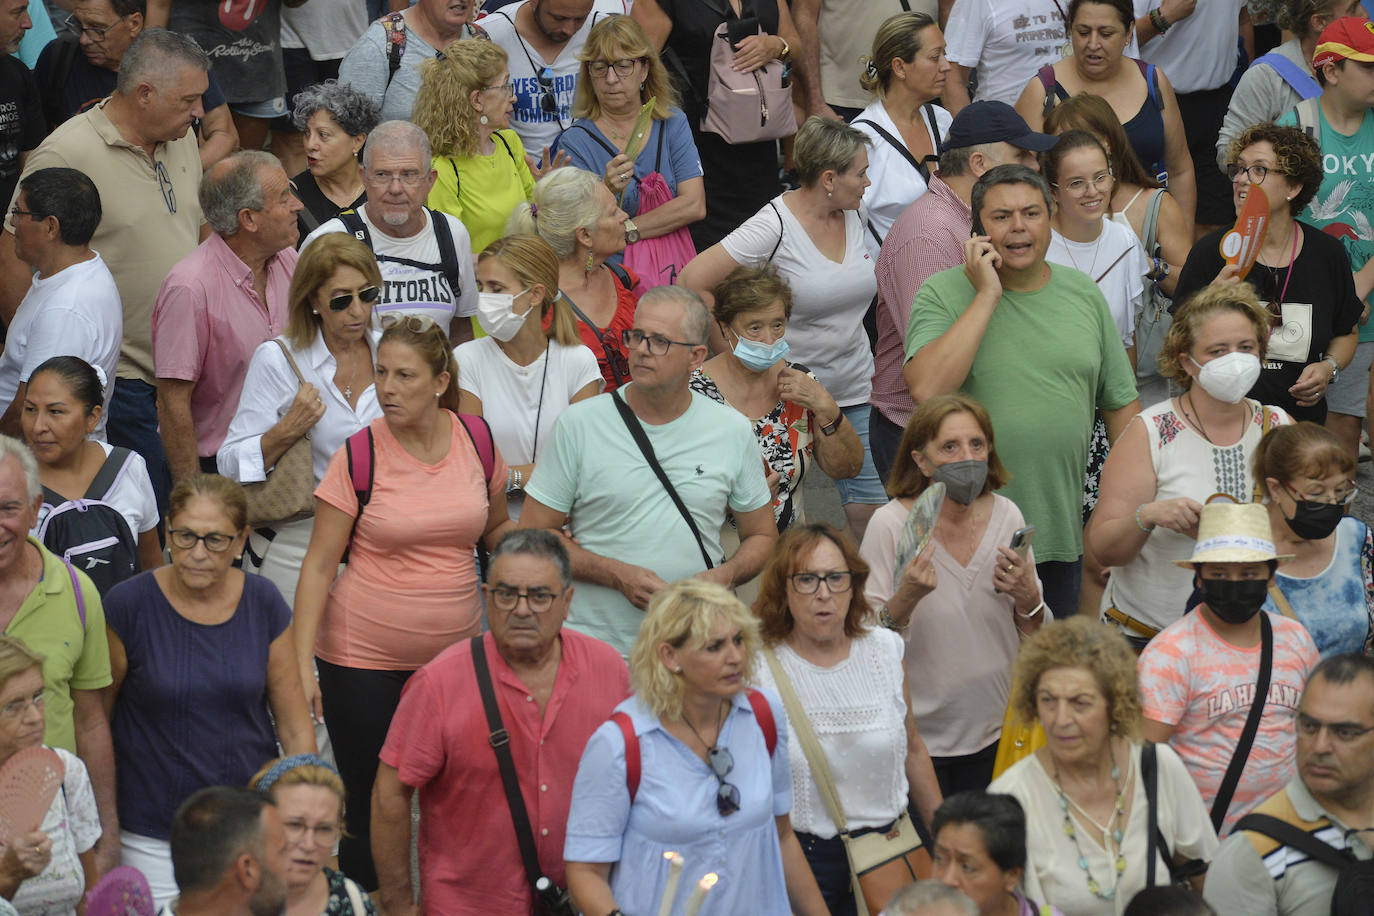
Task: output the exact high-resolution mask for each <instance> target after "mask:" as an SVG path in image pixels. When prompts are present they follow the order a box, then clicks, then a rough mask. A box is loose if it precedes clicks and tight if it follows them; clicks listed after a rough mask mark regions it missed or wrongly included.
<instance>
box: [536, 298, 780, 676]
mask: <svg viewBox="0 0 1374 916" xmlns="http://www.w3.org/2000/svg"><path fill="white" fill-rule="evenodd" d="M709 327H710V316H709V314H708V313H707V310H706V306H705V305H704V304H703V303H702V301H701V299H700V298H698V297H697V295H696V294H695V293H693V292H692V291H691V290H689V289H687V288H685V287H681V286H658V287H654V288H653V289H651V290H649V291H648V292H647V293H645V294H644V296H643V298H641V299H640V300H639V307H638V308H637V309H636V311H635V322H634V327H633V328H632V329H630V330H627V331H625V332H624V338H623V340H624V345H625V352H626V353H627V354H628V355H629V359H630V378H631V379H632V380H633V381H632V382H631V383H630V384H628V385H625V386H623V387H622V388H621V389H620V390H619V391H617V392H614V393H613V394H612V395H610V396H600V397H594V398H590V399H588V400H586V401H580V402H578V403H577V404H574V405H572V406H571V407H569V408H568V409H567V410H565V411H564V412H563V413H562V414H561V415H560V416H559V418H558V421H557V422H556V423H555V424H554V428H553V436H552V438H551V440H550V442H549V445H548V447H547V449H546V450H545V451H544V452H543V453H542V455H541V456H540V459H539V465H538V467H537V468H536V469H535V471H534V476H533V477H531V478H530V482H529V484H528V485H527V486H526V487H525V506H524V509H523V510H522V511H521V514H520V523H519V524H520V527H521V528H549V529H552V530H555V531H557V530H559V529H561V528H562V527H563V526H564V524H565V523H566V524H568V525H569V527H570V529H571V531H572V534H573V536H574V537H576V539H577V541H576V543H573V544H571V546H570V547H569V552H570V554H571V556H572V564H573V575H574V576H575V577H576V578H577V580H578V583H579V584H578V590H577V594H576V595H575V596H574V598H573V603H572V618H571V624H572V626H574V627H576V628H577V629H579V630H581V631H582V632H584V633H588V634H590V635H592V636H595V637H597V638H598V639H603V640H605V641H606V642H608V643H610V644H611V645H613V646H615V647H616V649H618V650H619V651H620V653H621V654H622V655H627V656H628V654H629V652H630V647H631V646H632V645H633V644H634V641H635V637H636V636H637V635H638V633H639V625H640V622H641V621H642V620H643V619H644V615H643V611H644V609H645V608H646V607H647V606H648V604H649V599H650V598H652V597H653V595H654V593H655V592H657V591H658V590H659V589H661V588H663V587H664V585H666V584H667V583H669V582H673V581H675V580H677V579H686V578H688V577H692V576H695V577H697V578H701V579H706V580H708V581H711V582H715V583H717V584H719V585H724V586H726V587H729V586H733V585H737V584H740V583H742V582H748V581H749V580H750V579H752V578H753V577H754V576H755V575H756V574H757V573H758V571H759V570H760V569H761V568H762V567H763V563H764V561H765V560H766V559H767V558H768V553H769V551H770V550H771V549H772V547H773V542H774V541H776V540H777V537H778V529H777V525H776V523H775V522H774V520H773V508H772V502H773V501H772V494H771V493H770V492H769V490H768V484H767V482H766V481H765V479H764V460H763V455H762V453H760V451H759V445H758V440H757V439H755V438H754V432H753V428H752V426H751V424H750V423H749V421H748V420H747V419H746V418H745V417H744V416H743V415H742V414H740V412H739V411H737V410H735V409H734V408H732V407H728V406H726V405H724V404H717V403H716V402H715V401H712V400H711V399H710V398H707V397H705V396H704V395H700V394H696V393H694V392H693V391H692V390H691V388H690V387H689V386H688V382H689V380H690V379H691V376H692V373H693V371H695V370H697V369H699V368H701V364H702V362H703V361H704V360H705V359H706V338H707V332H708V330H709ZM655 463H656V464H657V465H658V467H657V468H655V466H654V465H655ZM727 510H728V513H730V514H732V515H733V524H734V526H735V528H736V529H737V531H738V533H739V541H740V546H739V549H738V550H737V551H736V552H735V555H734V556H733V557H729V558H728V559H727V558H726V557H724V556H723V550H722V548H721V537H720V532H721V526H722V525H724V524H726V523H727V522H726V518H727Z"/></svg>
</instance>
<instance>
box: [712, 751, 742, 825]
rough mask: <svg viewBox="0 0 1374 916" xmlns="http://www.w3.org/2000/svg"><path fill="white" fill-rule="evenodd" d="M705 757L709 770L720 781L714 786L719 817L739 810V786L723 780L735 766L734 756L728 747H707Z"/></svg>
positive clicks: (727, 815)
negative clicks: (709, 765)
mask: <svg viewBox="0 0 1374 916" xmlns="http://www.w3.org/2000/svg"><path fill="white" fill-rule="evenodd" d="M706 759H707V760H708V761H709V762H710V764H711V772H712V773H715V774H716V781H717V782H719V783H720V785H719V786H718V787H717V788H716V810H717V811H719V812H720V816H721V817H729V816H730V815H732V814H734V813H735V812H736V811H738V810H739V787H738V786H736V785H733V784H731V783H728V782H726V781H725V777H727V776H729V775H730V771H731V770H733V769H734V768H735V758H734V757H732V756H731V755H730V749H729V748H724V747H708V748H707V749H706Z"/></svg>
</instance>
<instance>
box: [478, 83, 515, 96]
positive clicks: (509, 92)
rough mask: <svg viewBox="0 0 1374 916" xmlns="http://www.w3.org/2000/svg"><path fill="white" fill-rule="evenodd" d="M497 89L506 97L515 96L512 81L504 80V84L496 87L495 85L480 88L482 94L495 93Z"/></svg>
mask: <svg viewBox="0 0 1374 916" xmlns="http://www.w3.org/2000/svg"><path fill="white" fill-rule="evenodd" d="M497 89H500V90H501V91H503V92H505V93H506V95H515V81H514V80H506V81H505V82H504V83H499V84H497V85H495V86H483V87H482V91H483V92H492V91H495V90H497Z"/></svg>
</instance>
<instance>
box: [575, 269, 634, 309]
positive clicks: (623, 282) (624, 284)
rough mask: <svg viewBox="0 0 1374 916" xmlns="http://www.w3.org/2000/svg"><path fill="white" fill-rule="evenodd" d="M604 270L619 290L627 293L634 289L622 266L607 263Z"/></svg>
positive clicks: (627, 273) (628, 275) (628, 274)
mask: <svg viewBox="0 0 1374 916" xmlns="http://www.w3.org/2000/svg"><path fill="white" fill-rule="evenodd" d="M606 269H607V270H609V271H610V272H611V273H612V274H613V275H614V276H615V278H616V280H617V281H618V282H619V283H620V287H621V289H624V290H627V291H629V290H633V289H634V288H635V285H634V283H633V282H631V280H630V273H629V271H627V270H626V269H625V268H624V267H623V266H622V265H620V264H613V263H611V262H610V261H607V262H606ZM568 301H569V302H571V301H572V300H571V299H569V300H568Z"/></svg>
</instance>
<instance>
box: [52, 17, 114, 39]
mask: <svg viewBox="0 0 1374 916" xmlns="http://www.w3.org/2000/svg"><path fill="white" fill-rule="evenodd" d="M125 18H127V17H124V16H120V17H119V18H118V19H116V20H115V21H114V22H113V23H111V24H110V25H107V26H105V27H104V28H103V29H102V28H97V27H96V26H93V25H82V24H81V23H80V21H78V20H77V18H76V16H68V17H67V19H66V21H65V22H63V23H62V24H63V25H64V26H66V28H67V31H68V32H72V33H74V34H76V35H77V36H78V37H79V36H81V35H89V36H91V41H93V42H96V43H99V42H102V41H104V40H105V35H106V34H107V33H108V32H109V31H110V29H113V28H117V27H118V26H119V24H120V23H122V22H123V21H124V20H125Z"/></svg>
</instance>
